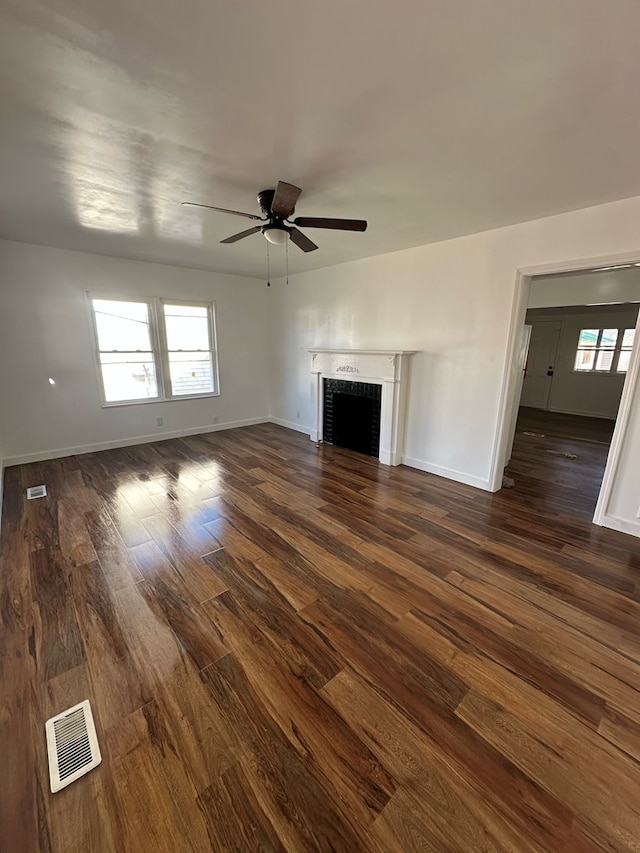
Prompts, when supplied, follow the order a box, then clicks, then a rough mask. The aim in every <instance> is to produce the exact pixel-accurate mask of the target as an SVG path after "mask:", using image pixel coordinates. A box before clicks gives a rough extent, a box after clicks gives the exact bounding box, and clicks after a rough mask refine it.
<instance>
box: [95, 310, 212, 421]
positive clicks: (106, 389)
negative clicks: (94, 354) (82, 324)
mask: <svg viewBox="0 0 640 853" xmlns="http://www.w3.org/2000/svg"><path fill="white" fill-rule="evenodd" d="M90 301H91V307H92V310H93V317H94V324H95V332H96V342H97V347H98V364H99V367H100V371H99V372H100V378H101V381H102V390H103V396H104V403H105V405H114V404H117V403H143V402H147V401H151V400H156V401H158V400H175V399H181V398H185V397H205V396H211V395H214V394H217V393H218V383H217V368H216V359H215V335H214V323H213V306H212V305H211V304H210V303H197V302H179V301H177V300H173V301H169V300H164V299H155V298H153V299H145V300H120V299H94V298H91V300H90Z"/></svg>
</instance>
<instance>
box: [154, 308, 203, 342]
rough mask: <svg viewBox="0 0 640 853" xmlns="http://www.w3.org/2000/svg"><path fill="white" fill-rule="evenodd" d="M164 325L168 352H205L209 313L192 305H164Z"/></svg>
mask: <svg viewBox="0 0 640 853" xmlns="http://www.w3.org/2000/svg"><path fill="white" fill-rule="evenodd" d="M164 317H165V325H166V329H167V347H168V348H169V350H205V351H208V350H209V349H210V348H211V344H210V341H209V312H208V311H207V309H206V308H205V307H198V306H194V305H165V306H164Z"/></svg>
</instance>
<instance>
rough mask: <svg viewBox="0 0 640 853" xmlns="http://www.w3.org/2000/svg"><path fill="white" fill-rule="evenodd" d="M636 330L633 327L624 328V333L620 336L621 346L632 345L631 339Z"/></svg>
mask: <svg viewBox="0 0 640 853" xmlns="http://www.w3.org/2000/svg"><path fill="white" fill-rule="evenodd" d="M635 334H636V330H635V329H625V330H624V335H623V336H622V346H623V347H629V349H631V347H632V346H633V339H634V337H635Z"/></svg>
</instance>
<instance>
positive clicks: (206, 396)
mask: <svg viewBox="0 0 640 853" xmlns="http://www.w3.org/2000/svg"><path fill="white" fill-rule="evenodd" d="M219 396H220V392H219V391H214V392H213V393H212V394H183V395H181V396H179V397H151V398H146V397H145V398H144V399H142V400H117V401H115V402H113V403H106V402H104V403H102V408H103V409H118V408H120V407H121V406H148V405H149V404H150V403H180V402H182V401H183V400H207V399H209V398H211V397H219Z"/></svg>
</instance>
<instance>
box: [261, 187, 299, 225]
mask: <svg viewBox="0 0 640 853" xmlns="http://www.w3.org/2000/svg"><path fill="white" fill-rule="evenodd" d="M275 194H276V191H275V190H261V191H260V192H259V193H258V204H259V206H260V210H261V211H262V212H263V213H264V215H265V216H268V217H269V219H271V220H273V221H276V222H277V221H282V217H281V216H278V214H277V213H274V212H273V211H272V210H271V205H272V204H273V197H274V195H275ZM294 210H295V208H293V209H292V210H291V213H290V214H289V216H293V212H294Z"/></svg>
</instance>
